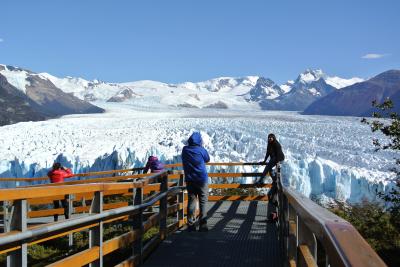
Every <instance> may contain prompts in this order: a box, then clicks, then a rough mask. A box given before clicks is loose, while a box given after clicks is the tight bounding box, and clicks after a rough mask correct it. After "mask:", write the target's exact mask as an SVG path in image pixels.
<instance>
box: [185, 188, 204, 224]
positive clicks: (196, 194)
mask: <svg viewBox="0 0 400 267" xmlns="http://www.w3.org/2000/svg"><path fill="white" fill-rule="evenodd" d="M186 189H187V191H188V198H189V199H188V206H187V214H188V224H194V223H195V222H196V218H195V211H196V199H199V206H200V224H203V223H206V222H207V211H206V205H207V201H208V184H207V183H196V182H186Z"/></svg>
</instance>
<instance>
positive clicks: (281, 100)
mask: <svg viewBox="0 0 400 267" xmlns="http://www.w3.org/2000/svg"><path fill="white" fill-rule="evenodd" d="M359 81H362V79H360V78H352V79H342V78H339V77H336V76H335V77H329V76H328V75H326V74H325V73H323V72H322V70H319V69H317V70H310V69H307V70H306V71H304V72H303V73H301V74H300V75H299V76H298V77H297V79H296V80H295V81H294V82H292V81H289V82H288V83H286V84H284V85H282V86H281V89H282V90H285V91H286V93H283V94H281V95H279V96H278V97H276V98H274V99H272V100H270V99H264V100H262V101H260V106H261V107H262V108H263V109H266V110H271V109H272V110H297V111H302V110H304V109H305V108H307V107H308V106H309V105H310V104H312V103H313V102H314V101H316V100H317V99H320V98H322V97H324V96H326V95H328V94H330V93H332V92H334V91H336V90H338V89H340V88H342V87H343V86H346V85H348V84H353V83H356V82H359Z"/></svg>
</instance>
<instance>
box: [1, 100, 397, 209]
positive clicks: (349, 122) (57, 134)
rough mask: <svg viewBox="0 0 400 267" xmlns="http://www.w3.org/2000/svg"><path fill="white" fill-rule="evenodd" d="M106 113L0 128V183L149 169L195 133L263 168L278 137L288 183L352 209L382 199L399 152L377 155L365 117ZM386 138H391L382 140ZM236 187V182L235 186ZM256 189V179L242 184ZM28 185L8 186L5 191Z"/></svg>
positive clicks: (222, 155)
mask: <svg viewBox="0 0 400 267" xmlns="http://www.w3.org/2000/svg"><path fill="white" fill-rule="evenodd" d="M96 104H97V105H100V106H101V107H103V108H105V109H106V110H107V112H106V113H104V114H87V115H68V116H63V117H61V118H58V119H52V120H48V121H41V122H22V123H18V124H14V125H8V126H3V127H0V177H41V176H45V175H46V172H47V170H48V169H49V168H50V166H51V165H52V163H53V161H54V160H58V161H61V162H62V163H63V164H64V165H66V166H67V167H70V168H72V169H73V171H74V172H87V171H100V170H109V169H117V168H130V167H138V166H143V165H144V163H145V162H146V159H147V157H148V156H149V155H152V154H155V155H157V156H159V158H160V159H161V160H163V161H165V162H168V163H175V162H180V152H181V150H182V147H183V146H184V145H185V142H186V139H187V138H188V137H189V135H190V133H191V132H193V131H195V130H196V131H201V133H202V135H203V139H204V145H205V147H206V148H207V149H208V151H209V153H210V156H211V161H213V162H235V161H243V162H244V161H246V162H259V161H261V160H262V159H263V158H264V155H265V150H266V146H267V143H266V136H267V134H268V133H270V132H273V133H275V134H276V135H277V137H278V139H279V141H280V142H281V144H282V147H283V149H284V152H285V155H286V160H285V161H284V163H283V165H282V176H283V182H284V183H285V184H287V185H289V186H291V187H293V188H295V189H296V190H298V191H299V192H301V193H303V194H304V195H306V196H309V197H321V196H322V197H328V198H335V199H340V200H346V201H349V202H359V201H361V200H363V199H368V200H374V199H377V197H376V191H377V190H378V191H381V192H382V191H387V190H389V188H390V186H392V182H391V179H392V178H393V177H394V174H393V173H391V172H390V171H388V170H389V169H390V168H391V167H392V166H393V163H394V160H393V158H394V157H395V156H396V155H395V153H394V152H390V151H380V152H374V147H373V145H372V141H371V140H372V138H373V137H376V135H375V134H373V133H371V131H370V130H369V128H368V126H366V125H363V124H361V123H360V119H359V118H353V117H325V116H305V115H300V114H298V113H296V112H278V111H274V112H272V111H269V112H267V111H259V110H255V111H243V110H241V111H235V110H201V109H200V110H199V109H195V110H193V109H172V108H171V109H165V108H163V109H161V108H160V109H157V108H156V107H153V108H151V109H145V108H143V107H142V108H135V107H133V106H131V105H125V104H116V103H96ZM380 138H384V137H383V136H380ZM221 169H224V170H227V171H248V172H255V171H262V167H252V166H245V167H215V166H212V167H210V171H220V170H221ZM232 181H233V180H230V181H229V182H232ZM235 181H239V182H243V183H252V182H253V178H242V179H235ZM15 185H25V183H24V182H19V183H17V184H16V183H14V182H3V183H2V184H1V185H0V187H3V188H4V187H13V186H15Z"/></svg>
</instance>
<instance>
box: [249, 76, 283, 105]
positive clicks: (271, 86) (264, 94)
mask: <svg viewBox="0 0 400 267" xmlns="http://www.w3.org/2000/svg"><path fill="white" fill-rule="evenodd" d="M284 93H285V91H284V90H283V89H282V88H281V87H280V86H278V85H277V84H276V83H275V82H274V81H272V80H271V79H265V78H263V77H260V78H259V79H258V80H257V83H256V85H255V86H254V87H253V88H251V89H250V91H249V93H248V95H249V98H248V99H249V100H250V101H261V100H265V99H275V98H277V97H279V96H281V95H283V94H284Z"/></svg>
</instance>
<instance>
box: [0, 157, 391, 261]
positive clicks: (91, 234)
mask: <svg viewBox="0 0 400 267" xmlns="http://www.w3.org/2000/svg"><path fill="white" fill-rule="evenodd" d="M208 165H212V166H214V167H213V169H216V170H217V166H221V167H222V168H221V169H220V170H217V171H215V172H212V173H209V177H210V179H212V180H213V182H214V183H211V184H210V185H209V187H210V189H211V190H213V191H212V193H211V195H210V197H209V202H208V226H209V231H208V232H188V231H187V230H186V229H185V228H186V207H187V195H186V190H185V183H184V173H183V172H182V170H181V164H170V165H166V168H167V170H168V171H165V172H162V173H158V174H143V173H142V171H143V168H134V169H126V170H112V171H105V172H94V173H87V174H77V175H76V176H80V177H86V179H85V180H77V181H70V182H65V183H59V184H40V185H28V184H26V185H24V186H23V187H18V188H11V189H0V202H1V203H2V211H1V217H2V223H3V227H2V230H3V232H4V233H2V234H0V254H5V255H6V258H5V259H4V261H3V262H2V263H0V266H1V264H3V265H4V266H32V265H35V264H36V265H37V264H39V263H38V262H35V259H32V257H30V256H29V253H28V247H30V246H33V245H37V244H41V245H43V246H54V244H58V245H59V246H60V250H62V248H65V250H62V253H59V254H57V255H54V256H52V257H50V259H47V260H46V261H42V262H40V264H39V265H37V266H44V265H46V266H86V265H89V266H121V267H122V266H139V265H142V266H184V265H185V266H188V265H190V266H360V267H361V266H362V267H364V266H386V265H385V264H384V263H383V261H382V260H381V259H380V258H379V256H378V255H377V254H376V253H375V251H373V250H372V248H371V247H370V246H369V245H368V244H367V242H366V241H365V240H364V239H363V238H362V237H361V235H360V234H359V233H358V232H357V231H356V230H355V228H354V227H353V226H352V225H351V224H350V223H348V222H347V221H345V220H343V219H341V218H340V217H338V216H336V215H334V214H332V213H331V212H329V211H328V210H326V209H324V208H322V207H320V206H318V205H317V204H315V203H314V202H312V201H311V200H310V199H308V198H306V197H304V196H301V195H299V194H298V193H296V192H294V191H293V190H291V189H289V188H286V187H284V186H283V185H282V183H281V180H280V170H279V166H278V171H277V179H278V180H277V181H278V183H277V184H278V194H277V197H276V198H275V199H273V201H271V202H268V201H267V198H266V196H265V195H266V194H265V193H266V190H267V189H268V188H269V187H270V186H271V185H269V184H266V185H254V184H239V183H235V181H237V180H235V179H236V178H243V177H259V176H260V175H261V174H260V173H248V172H232V171H230V172H228V171H227V170H232V169H237V170H239V169H240V168H242V169H246V168H243V166H253V165H259V164H258V163H209V164H208ZM232 166H235V167H234V168H230V167H232ZM99 176H101V177H99ZM18 179H19V178H0V182H1V181H14V180H18ZM46 179H47V178H46V177H43V178H24V179H20V181H24V183H30V182H33V181H45V180H46ZM228 179H229V182H230V183H221V181H227V180H228ZM261 188H264V190H262V191H263V192H261V190H259V189H261ZM61 199H65V200H66V201H67V203H68V208H67V212H68V215H69V217H70V218H69V219H67V220H65V219H64V217H63V216H62V215H63V214H64V209H63V208H59V209H54V208H53V204H52V203H53V201H54V200H61ZM272 211H275V212H277V214H278V220H277V221H276V222H267V219H268V218H269V214H270V213H271V212H272ZM55 214H58V215H59V216H60V219H61V220H60V221H58V222H53V216H54V215H55Z"/></svg>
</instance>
